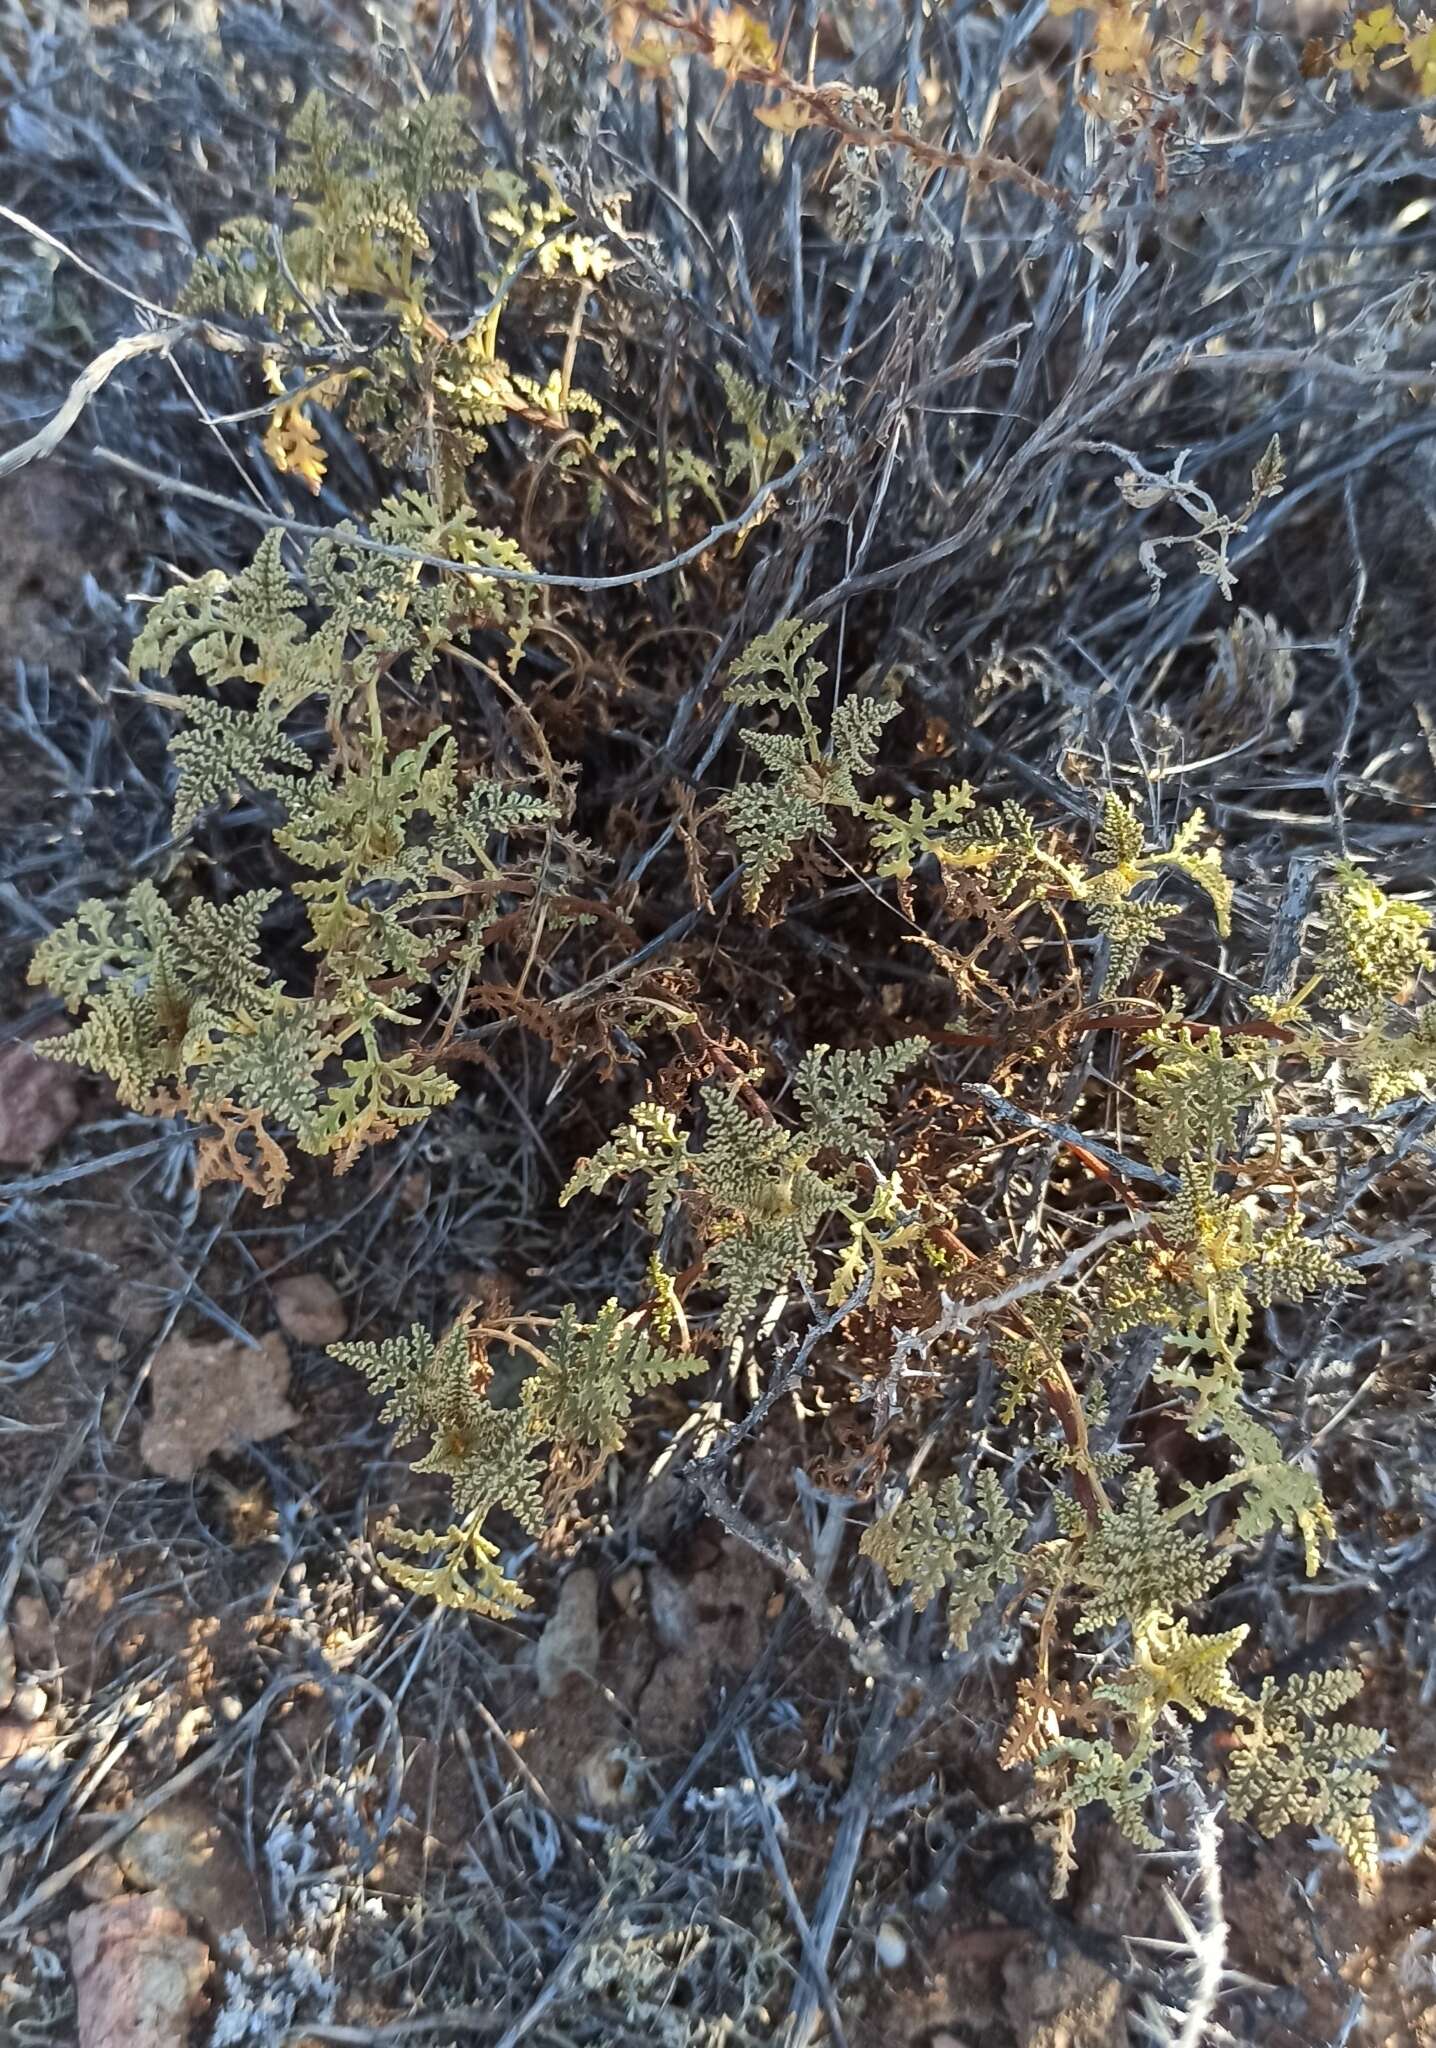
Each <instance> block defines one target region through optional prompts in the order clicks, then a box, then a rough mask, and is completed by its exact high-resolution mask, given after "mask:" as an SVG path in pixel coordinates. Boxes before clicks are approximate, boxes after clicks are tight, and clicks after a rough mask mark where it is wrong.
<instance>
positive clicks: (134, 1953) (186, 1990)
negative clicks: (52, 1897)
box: [70, 1899, 211, 2048]
mask: <svg viewBox="0 0 1436 2048" xmlns="http://www.w3.org/2000/svg"><path fill="white" fill-rule="evenodd" d="M70 1967H71V1970H72V1972H73V1975H74V1980H75V2031H76V2034H77V2036H78V2039H79V2048H184V2044H185V2043H186V2042H187V2041H188V2040H189V2036H190V2027H191V2024H192V2023H193V2021H194V2020H195V2019H196V2018H197V2017H198V2015H199V2011H200V2007H201V2005H202V2002H203V1991H204V1986H205V1982H206V1980H207V1979H208V1977H209V1973H210V1968H211V1959H210V1952H209V1950H208V1948H206V1946H205V1944H204V1943H203V1942H202V1941H197V1940H196V1939H195V1937H194V1936H193V1935H192V1934H191V1933H190V1932H189V1930H188V1928H187V1927H186V1926H185V1923H184V1920H183V1918H182V1916H181V1915H180V1914H178V1913H177V1912H176V1911H175V1910H174V1908H173V1906H167V1905H165V1904H164V1903H163V1901H162V1900H159V1899H110V1900H108V1901H106V1902H105V1903H104V1904H102V1905H96V1906H86V1907H85V1908H84V1910H83V1911H82V1912H79V1913H72V1914H71V1915H70Z"/></svg>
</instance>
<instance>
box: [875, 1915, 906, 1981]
mask: <svg viewBox="0 0 1436 2048" xmlns="http://www.w3.org/2000/svg"><path fill="white" fill-rule="evenodd" d="M877 1955H878V1961H879V1962H880V1963H881V1964H882V1966H883V1968H884V1969H885V1970H900V1969H901V1968H902V1966H903V1964H904V1963H905V1962H906V1961H907V1936H906V1935H905V1934H904V1933H903V1931H902V1929H901V1928H900V1927H899V1926H898V1924H897V1922H896V1921H895V1920H884V1922H883V1924H882V1926H881V1927H880V1928H879V1929H878V1939H877Z"/></svg>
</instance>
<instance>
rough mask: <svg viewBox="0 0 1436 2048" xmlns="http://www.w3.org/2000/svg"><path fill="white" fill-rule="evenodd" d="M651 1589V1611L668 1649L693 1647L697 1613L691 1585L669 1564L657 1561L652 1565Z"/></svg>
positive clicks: (657, 1630) (661, 1642)
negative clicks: (669, 1568) (694, 1607)
mask: <svg viewBox="0 0 1436 2048" xmlns="http://www.w3.org/2000/svg"><path fill="white" fill-rule="evenodd" d="M647 1590H648V1612H649V1614H650V1615H651V1616H652V1618H653V1633H654V1635H655V1636H657V1638H658V1640H659V1643H660V1644H661V1645H662V1647H663V1648H664V1649H665V1650H687V1649H691V1648H692V1644H693V1632H694V1629H695V1628H696V1627H697V1616H696V1615H695V1613H694V1611H693V1596H692V1594H691V1593H690V1592H689V1590H688V1588H687V1587H686V1586H685V1585H684V1584H683V1582H682V1580H681V1579H676V1578H675V1577H674V1576H673V1574H672V1572H671V1571H669V1570H668V1568H667V1566H666V1565H661V1564H656V1565H653V1566H652V1567H651V1568H650V1569H649V1573H648V1581H647Z"/></svg>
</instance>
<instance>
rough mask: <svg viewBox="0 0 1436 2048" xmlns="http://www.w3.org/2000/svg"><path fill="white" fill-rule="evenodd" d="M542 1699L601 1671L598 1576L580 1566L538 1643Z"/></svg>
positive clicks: (561, 1593) (560, 1593) (561, 1590)
mask: <svg viewBox="0 0 1436 2048" xmlns="http://www.w3.org/2000/svg"><path fill="white" fill-rule="evenodd" d="M535 1666H536V1669H537V1673H538V1688H539V1697H540V1698H541V1699H546V1700H551V1699H554V1698H556V1697H557V1696H558V1694H559V1693H561V1692H562V1691H563V1688H564V1686H565V1685H566V1684H567V1683H568V1681H569V1679H570V1678H573V1677H578V1678H584V1679H588V1680H590V1681H591V1680H592V1679H593V1678H594V1677H595V1676H596V1674H597V1671H598V1573H597V1572H595V1571H593V1570H591V1569H590V1567H589V1566H587V1565H578V1566H576V1567H575V1569H574V1570H573V1571H571V1572H570V1573H569V1575H568V1577H567V1578H566V1579H565V1580H564V1582H563V1584H562V1585H561V1586H560V1587H559V1589H558V1605H557V1606H556V1607H555V1608H554V1611H553V1613H552V1614H551V1615H550V1616H549V1619H548V1621H547V1622H546V1624H545V1626H544V1632H543V1634H542V1635H541V1636H540V1637H539V1639H538V1649H537V1652H536V1656H535Z"/></svg>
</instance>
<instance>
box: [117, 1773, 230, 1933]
mask: <svg viewBox="0 0 1436 2048" xmlns="http://www.w3.org/2000/svg"><path fill="white" fill-rule="evenodd" d="M115 1854H116V1860H117V1861H118V1863H119V1866H120V1869H121V1870H122V1871H123V1872H124V1874H125V1876H126V1878H128V1880H129V1882H130V1883H131V1884H132V1885H134V1886H135V1887H136V1889H137V1890H140V1891H152V1892H156V1893H163V1895H164V1897H165V1899H166V1900H167V1901H168V1902H169V1903H170V1904H171V1905H175V1906H178V1907H179V1908H180V1910H181V1912H183V1913H186V1914H188V1916H189V1917H190V1919H191V1920H198V1921H202V1922H203V1923H204V1925H205V1926H206V1927H207V1928H208V1930H209V1932H210V1933H211V1934H212V1935H214V1936H215V1937H216V1938H219V1937H221V1936H223V1935H226V1934H232V1933H233V1932H234V1931H235V1929H236V1928H240V1929H242V1930H243V1931H244V1933H245V1934H246V1936H247V1937H248V1938H249V1940H251V1941H256V1942H257V1941H262V1940H263V1938H264V1912H263V1908H262V1906H261V1904H260V1898H259V1893H258V1890H257V1888H256V1886H255V1882H254V1878H253V1875H252V1874H251V1872H250V1868H249V1865H248V1863H247V1862H246V1861H245V1856H244V1849H243V1846H242V1844H241V1842H240V1839H239V1836H238V1835H237V1834H236V1832H235V1830H234V1829H233V1828H232V1827H231V1826H230V1823H229V1822H228V1821H227V1820H226V1819H225V1818H224V1816H223V1815H222V1814H217V1813H215V1812H214V1811H213V1809H212V1808H211V1807H209V1806H207V1805H206V1803H205V1801H204V1800H203V1798H199V1797H193V1796H191V1797H189V1798H184V1797H181V1798H179V1799H175V1800H172V1801H171V1802H170V1804H169V1805H168V1806H163V1807H161V1808H160V1809H159V1811H158V1812H156V1813H152V1814H150V1815H149V1817H148V1818H147V1819H145V1820H142V1821H141V1822H140V1824H139V1826H138V1827H137V1828H136V1829H135V1831H134V1833H133V1834H131V1835H128V1836H126V1838H125V1840H124V1841H123V1842H121V1843H120V1846H119V1848H118V1849H117V1850H116V1852H115Z"/></svg>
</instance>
